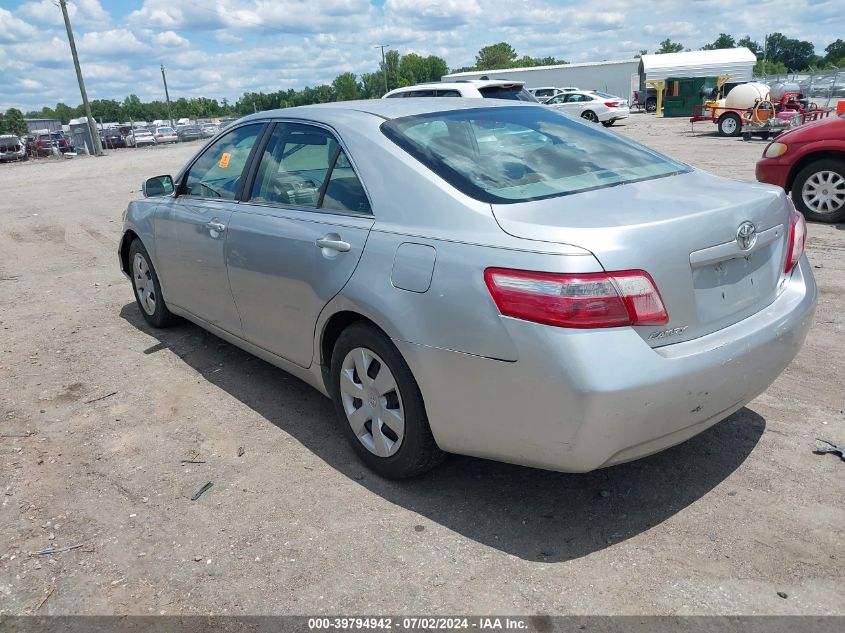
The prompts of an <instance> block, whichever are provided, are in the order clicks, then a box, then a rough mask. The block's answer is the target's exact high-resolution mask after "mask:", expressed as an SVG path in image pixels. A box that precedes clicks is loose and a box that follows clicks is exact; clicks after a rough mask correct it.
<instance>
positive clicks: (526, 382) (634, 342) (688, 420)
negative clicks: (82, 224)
mask: <svg viewBox="0 0 845 633" xmlns="http://www.w3.org/2000/svg"><path fill="white" fill-rule="evenodd" d="M816 297H817V290H816V285H815V281H814V279H813V276H812V271H811V269H810V266H809V263H808V262H807V259H806V257H802V259H801V261H800V262H799V265H798V266H796V268H795V271H794V273H793V275H792V276H791V278H790V280H789V281H788V282H787V283H786V285H785V288H784V290H783V292H782V293H781V294H780V295H779V296H778V298H777V299H776V300H775V301H774V302H773V303H772V304H771V305H770V306H768V307H767V308H765V309H764V310H762V311H760V312H759V313H757V314H755V315H753V316H751V317H749V318H747V319H745V320H743V321H741V322H739V323H736V324H734V325H732V326H730V327H727V328H724V329H723V330H720V331H718V332H715V333H713V334H710V335H707V336H703V337H701V338H698V339H695V340H692V341H686V342H683V343H677V344H674V345H667V346H664V347H661V348H651V347H649V346H648V345H647V344H646V343H645V341H643V339H642V338H641V337H640V336H639V335H638V334H637V333H636V332H635V331H634V330H633V329H631V328H612V329H606V330H570V329H564V328H554V327H548V326H544V325H538V324H534V323H529V322H527V321H521V320H518V319H511V318H506V317H502V318H503V320H504V321H505V323H506V327H507V329H508V332H509V334H510V336H511V338H512V339H513V341H514V343H515V345H516V347H517V348H518V350H519V359H518V360H517V361H515V362H505V361H498V360H492V359H487V358H483V357H479V356H473V355H469V354H463V353H459V352H454V351H450V350H445V349H441V348H433V347H427V346H424V345H418V344H411V343H407V342H404V341H395V343H396V345H397V346H398V347H399V349H400V351H401V352H402V354H403V356H404V357H405V359H406V360H407V362H408V364H409V366H410V367H411V370H412V371H413V373H414V376H415V377H416V378H417V382H418V383H419V385H420V389H421V391H422V394H423V398H424V401H425V404H426V410H427V412H428V417H429V422H430V424H431V429H432V432H433V434H434V437H435V439H436V440H437V443H438V444H439V445H440V447H441V448H442V449H443V450H446V451H450V452H454V453H461V454H466V455H474V456H478V457H485V458H490V459H495V460H499V461H505V462H511V463H515V464H522V465H526V466H536V467H540V468H547V469H551V470H561V471H567V472H585V471H590V470H594V469H596V468H601V467H604V466H610V465H613V464H617V463H621V462H625V461H630V460H632V459H637V458H639V457H644V456H646V455H649V454H651V453H655V452H657V451H660V450H663V449H665V448H668V447H670V446H673V445H675V444H678V443H680V442H682V441H684V440H686V439H688V438H690V437H692V436H694V435H696V434H698V433H700V432H701V431H703V430H705V429H707V428H708V427H710V426H712V425H713V424H715V423H717V422H719V421H720V420H722V419H724V418H726V417H727V416H729V415H730V414H731V413H733V412H734V411H737V410H738V409H740V408H741V407H743V406H744V405H745V404H747V403H748V402H749V401H751V400H752V399H753V398H755V397H756V396H757V395H759V394H760V393H762V392H763V391H764V390H765V389H766V388H767V387H768V386H769V385H770V384H771V383H772V382H773V381H774V380H775V379H776V378H777V377H778V375H779V374H780V373H781V372H782V371H783V369H784V368H785V367H786V366H787V365H788V364H789V363H790V362H791V361H792V359H793V358H794V357H795V355H796V354H797V353H798V351H799V349H800V348H801V345H802V344H803V341H804V338H805V336H806V334H807V332H808V330H809V328H810V325H811V322H812V316H813V313H814V311H815V306H816Z"/></svg>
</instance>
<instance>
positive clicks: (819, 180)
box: [757, 112, 845, 222]
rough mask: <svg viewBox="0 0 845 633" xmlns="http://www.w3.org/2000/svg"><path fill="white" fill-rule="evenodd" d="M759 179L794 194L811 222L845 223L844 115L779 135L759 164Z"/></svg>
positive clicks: (799, 206)
mask: <svg viewBox="0 0 845 633" xmlns="http://www.w3.org/2000/svg"><path fill="white" fill-rule="evenodd" d="M757 180H759V181H760V182H766V183H769V184H770V185H779V186H781V187H783V188H784V189H785V190H786V191H787V192H789V193H791V194H792V202H794V203H795V206H796V207H797V208H798V210H799V211H801V212H802V213H803V214H804V215H805V216H806V217H807V219H808V220H816V221H818V222H842V221H843V220H845V112H843V113H842V114H840V115H839V116H837V117H832V118H829V119H823V120H821V121H817V122H815V123H808V124H806V125H802V126H801V127H798V128H795V129H794V130H789V131H788V132H785V133H783V134H781V135H780V136H778V137H777V138H776V139H775V140H774V141H773V142H771V143H769V144H768V145H767V146H766V149H765V150H764V151H763V158H762V159H760V160H759V161H757Z"/></svg>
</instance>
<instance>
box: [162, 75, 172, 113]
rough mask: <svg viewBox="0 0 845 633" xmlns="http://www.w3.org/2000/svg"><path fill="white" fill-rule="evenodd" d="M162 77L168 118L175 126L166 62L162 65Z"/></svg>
mask: <svg viewBox="0 0 845 633" xmlns="http://www.w3.org/2000/svg"><path fill="white" fill-rule="evenodd" d="M161 78H162V80H163V81H164V98H165V99H167V118H168V120H169V121H170V127H173V115H172V114H171V113H170V93H169V92H167V77H166V76H165V74H164V64H162V65H161Z"/></svg>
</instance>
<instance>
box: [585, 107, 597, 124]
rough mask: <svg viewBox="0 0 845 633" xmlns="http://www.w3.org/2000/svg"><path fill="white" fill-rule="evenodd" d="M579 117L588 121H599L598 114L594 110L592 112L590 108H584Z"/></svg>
mask: <svg viewBox="0 0 845 633" xmlns="http://www.w3.org/2000/svg"><path fill="white" fill-rule="evenodd" d="M581 118H582V119H587V120H588V121H589V122H590V123H598V122H599V117H598V115H597V114H596V113H595V112H593V111H592V110H585V111H584V112H582V113H581Z"/></svg>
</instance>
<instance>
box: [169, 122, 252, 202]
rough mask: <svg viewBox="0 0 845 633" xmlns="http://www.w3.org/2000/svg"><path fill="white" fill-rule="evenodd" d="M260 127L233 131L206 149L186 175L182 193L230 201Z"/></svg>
mask: <svg viewBox="0 0 845 633" xmlns="http://www.w3.org/2000/svg"><path fill="white" fill-rule="evenodd" d="M263 127H264V126H263V124H262V123H254V124H252V125H244V126H243V127H239V128H236V129H234V130H232V131H231V132H229V133H228V134H226V135H224V136H222V137H221V138H220V139H219V140H218V141H216V142H215V143H214V144H213V145H211V146H210V147H209V148H208V149H206V150H205V152H203V155H202V156H200V157H199V159H198V160H197V161H196V162H195V163H194V164H193V165H192V166H191V169H190V170H189V171H188V174H187V176H186V178H185V186H184V190H183V193H184V194H186V195H189V196H200V197H202V198H216V199H222V200H234V199H235V194H236V193H237V190H238V183H239V182H240V179H241V177H242V175H243V171H244V166H245V165H246V163H247V159H248V158H249V154H250V152H251V151H252V146H253V145H255V142H256V141H257V140H258V136H259V135H260V134H261V130H262V129H263Z"/></svg>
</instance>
